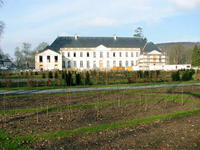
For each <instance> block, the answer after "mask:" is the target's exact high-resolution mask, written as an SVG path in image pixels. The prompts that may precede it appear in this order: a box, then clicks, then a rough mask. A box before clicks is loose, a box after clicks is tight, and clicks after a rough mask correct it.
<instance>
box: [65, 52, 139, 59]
mask: <svg viewBox="0 0 200 150" xmlns="http://www.w3.org/2000/svg"><path fill="white" fill-rule="evenodd" d="M70 54H71V53H70V52H67V57H71V55H70ZM83 54H84V52H80V55H79V56H80V57H83ZM122 55H123V52H119V57H122ZM112 56H113V57H116V52H112ZM125 56H126V57H129V56H131V57H134V53H133V52H131V53H130V54H129V52H125ZM138 56H139V52H136V57H138ZM72 57H77V53H76V52H73V53H72ZM86 57H90V53H89V52H86ZM103 57H105V54H104V53H103V52H100V58H103ZM106 57H107V58H109V57H110V53H109V52H107V53H106ZM93 58H96V52H93Z"/></svg>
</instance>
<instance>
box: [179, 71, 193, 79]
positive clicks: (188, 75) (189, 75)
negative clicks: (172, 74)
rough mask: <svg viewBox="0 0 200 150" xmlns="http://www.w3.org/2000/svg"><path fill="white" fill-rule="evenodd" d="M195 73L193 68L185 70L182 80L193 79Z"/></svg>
mask: <svg viewBox="0 0 200 150" xmlns="http://www.w3.org/2000/svg"><path fill="white" fill-rule="evenodd" d="M193 74H194V71H193V70H186V71H184V72H183V75H182V80H183V81H189V80H192V76H193Z"/></svg>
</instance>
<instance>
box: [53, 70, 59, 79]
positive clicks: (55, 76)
mask: <svg viewBox="0 0 200 150" xmlns="http://www.w3.org/2000/svg"><path fill="white" fill-rule="evenodd" d="M54 78H55V79H58V72H57V71H56V72H55V75H54Z"/></svg>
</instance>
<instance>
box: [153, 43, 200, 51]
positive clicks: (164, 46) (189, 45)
mask: <svg viewBox="0 0 200 150" xmlns="http://www.w3.org/2000/svg"><path fill="white" fill-rule="evenodd" d="M196 44H197V45H200V42H170V43H158V44H156V45H157V46H158V47H159V48H161V49H162V50H163V51H165V52H167V51H169V50H170V49H171V48H172V47H174V46H176V45H182V46H183V47H184V49H186V50H192V49H193V48H194V46H195V45H196Z"/></svg>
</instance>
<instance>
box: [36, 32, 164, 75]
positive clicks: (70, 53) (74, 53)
mask: <svg viewBox="0 0 200 150" xmlns="http://www.w3.org/2000/svg"><path fill="white" fill-rule="evenodd" d="M160 59H161V60H160ZM166 62H167V59H166V56H165V53H163V52H162V51H161V50H160V49H159V48H158V47H157V46H156V45H155V44H153V43H151V42H150V43H146V41H145V40H144V39H142V38H134V37H117V36H116V35H114V36H113V37H78V36H77V35H75V36H74V37H72V36H70V37H58V38H57V39H56V40H55V41H54V42H53V43H52V44H51V45H50V46H48V47H46V48H45V49H44V50H42V51H41V52H39V53H37V54H36V55H35V69H36V70H54V69H55V70H57V69H58V70H63V69H72V70H80V71H82V70H142V69H146V70H147V69H150V68H151V67H150V66H154V67H155V68H159V67H158V66H163V65H166Z"/></svg>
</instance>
